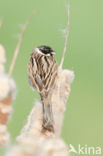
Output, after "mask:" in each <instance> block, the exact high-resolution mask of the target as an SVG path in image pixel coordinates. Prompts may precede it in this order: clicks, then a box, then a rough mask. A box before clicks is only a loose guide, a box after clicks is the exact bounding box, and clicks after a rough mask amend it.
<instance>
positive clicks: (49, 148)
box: [38, 138, 68, 156]
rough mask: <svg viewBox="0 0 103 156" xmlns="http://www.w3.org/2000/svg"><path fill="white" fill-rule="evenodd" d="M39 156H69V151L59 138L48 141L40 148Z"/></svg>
mask: <svg viewBox="0 0 103 156" xmlns="http://www.w3.org/2000/svg"><path fill="white" fill-rule="evenodd" d="M38 155H39V156H68V149H67V146H66V144H65V143H64V141H63V140H61V139H59V138H53V139H48V140H46V141H45V142H43V144H42V145H41V146H40V149H39V152H38Z"/></svg>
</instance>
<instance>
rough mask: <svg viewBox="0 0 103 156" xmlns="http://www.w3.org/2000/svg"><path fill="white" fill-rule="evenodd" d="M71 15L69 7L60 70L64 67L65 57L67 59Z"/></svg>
mask: <svg viewBox="0 0 103 156" xmlns="http://www.w3.org/2000/svg"><path fill="white" fill-rule="evenodd" d="M69 15H70V12H69V6H68V22H67V28H66V37H65V43H64V50H63V54H62V58H61V63H60V66H59V67H60V69H62V66H63V62H64V57H65V53H66V48H67V44H68V37H69V23H70V22H69V21H70V19H69Z"/></svg>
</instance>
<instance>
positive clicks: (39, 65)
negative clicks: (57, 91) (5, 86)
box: [28, 46, 58, 132]
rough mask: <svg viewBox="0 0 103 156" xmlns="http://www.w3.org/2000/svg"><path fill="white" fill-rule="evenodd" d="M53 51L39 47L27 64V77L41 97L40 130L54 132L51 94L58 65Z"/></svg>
mask: <svg viewBox="0 0 103 156" xmlns="http://www.w3.org/2000/svg"><path fill="white" fill-rule="evenodd" d="M54 54H55V52H54V50H53V49H52V48H51V47H48V46H39V47H37V48H35V49H34V50H33V52H32V54H31V57H30V60H29V63H28V75H29V82H30V85H31V87H33V88H34V89H36V90H37V91H38V93H39V94H40V96H41V101H42V106H43V123H42V128H43V129H42V130H48V131H52V132H54V126H53V113H52V105H51V93H52V90H53V87H54V86H55V80H56V77H57V71H58V65H57V62H56V60H55V58H54Z"/></svg>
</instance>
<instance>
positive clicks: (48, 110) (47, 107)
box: [41, 96, 54, 132]
mask: <svg viewBox="0 0 103 156" xmlns="http://www.w3.org/2000/svg"><path fill="white" fill-rule="evenodd" d="M41 100H42V105H43V123H42V127H43V129H42V131H46V130H48V131H51V132H54V126H53V125H54V121H53V113H52V105H51V100H50V98H49V97H48V96H47V97H43V96H42V98H41Z"/></svg>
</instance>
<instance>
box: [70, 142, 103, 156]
mask: <svg viewBox="0 0 103 156" xmlns="http://www.w3.org/2000/svg"><path fill="white" fill-rule="evenodd" d="M69 153H75V154H78V155H80V154H82V155H83V154H85V155H100V154H102V148H101V147H99V146H98V147H93V146H91V147H89V146H87V145H84V146H81V145H80V144H78V146H77V147H76V148H75V147H74V146H73V145H72V144H70V145H69Z"/></svg>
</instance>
